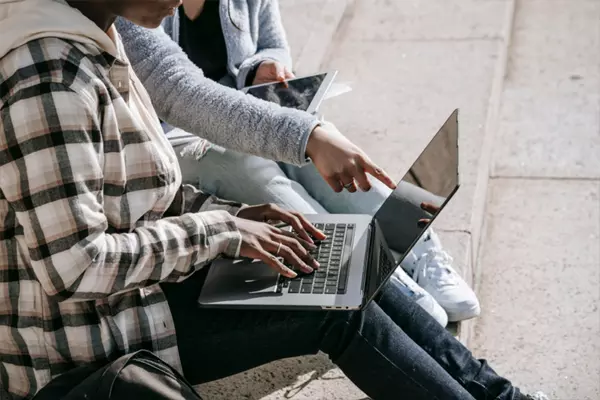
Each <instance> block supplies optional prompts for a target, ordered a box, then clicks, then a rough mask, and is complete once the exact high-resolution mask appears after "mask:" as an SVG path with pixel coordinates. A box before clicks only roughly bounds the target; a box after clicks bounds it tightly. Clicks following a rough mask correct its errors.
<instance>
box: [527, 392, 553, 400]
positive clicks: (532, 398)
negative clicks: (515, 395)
mask: <svg viewBox="0 0 600 400" xmlns="http://www.w3.org/2000/svg"><path fill="white" fill-rule="evenodd" d="M525 397H526V398H527V399H529V400H550V399H549V398H548V396H546V395H545V394H544V393H542V392H535V393H534V394H529V395H527V396H525Z"/></svg>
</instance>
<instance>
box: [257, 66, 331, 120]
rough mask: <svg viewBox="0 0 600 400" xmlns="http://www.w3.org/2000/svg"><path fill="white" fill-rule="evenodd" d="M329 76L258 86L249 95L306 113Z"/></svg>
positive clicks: (309, 77)
mask: <svg viewBox="0 0 600 400" xmlns="http://www.w3.org/2000/svg"><path fill="white" fill-rule="evenodd" d="M325 77H327V74H320V75H313V76H308V77H305V78H297V79H291V80H289V81H287V82H286V83H287V85H288V87H286V86H285V84H284V83H279V82H278V83H273V84H270V85H264V86H257V87H253V88H250V89H248V92H247V93H249V94H251V95H252V96H254V97H258V98H259V99H262V100H266V101H270V102H272V103H276V104H279V105H280V106H282V107H289V108H297V109H299V110H303V111H306V110H308V107H309V106H310V103H311V102H312V101H313V99H314V98H315V95H316V94H317V92H318V91H319V88H320V87H321V84H322V83H323V81H324V80H325Z"/></svg>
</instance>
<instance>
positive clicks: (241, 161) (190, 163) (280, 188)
mask: <svg viewBox="0 0 600 400" xmlns="http://www.w3.org/2000/svg"><path fill="white" fill-rule="evenodd" d="M176 152H177V151H176ZM177 153H178V157H179V164H180V166H181V170H182V174H183V178H184V182H186V183H191V184H194V185H196V186H198V187H199V188H200V189H202V190H204V191H206V192H208V193H212V194H214V195H216V196H218V197H221V198H225V199H228V200H234V201H239V202H242V203H246V204H263V203H275V204H277V205H279V206H281V207H283V208H286V209H290V210H295V211H299V212H302V213H305V214H315V213H326V212H327V211H326V210H325V209H324V208H323V207H321V205H320V204H319V203H318V202H317V201H316V200H315V199H314V198H312V197H311V196H310V194H309V193H308V192H307V191H306V190H305V189H304V187H303V186H302V185H300V184H299V183H298V182H295V181H293V180H291V179H289V178H288V177H287V175H286V174H285V172H284V171H283V170H282V169H281V168H280V166H279V165H278V164H277V163H276V162H274V161H271V160H267V159H265V158H262V157H257V156H253V155H249V154H242V153H238V152H235V151H231V150H226V149H223V148H221V147H217V146H214V147H212V148H210V149H209V150H208V151H207V152H206V154H205V155H204V156H202V157H201V158H200V159H199V160H196V159H194V158H193V157H182V156H181V155H179V152H177Z"/></svg>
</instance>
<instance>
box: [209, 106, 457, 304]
mask: <svg viewBox="0 0 600 400" xmlns="http://www.w3.org/2000/svg"><path fill="white" fill-rule="evenodd" d="M458 187H459V175H458V110H455V111H454V112H453V113H452V115H451V116H450V118H448V120H447V121H446V122H445V123H444V125H443V126H442V128H441V129H440V130H439V131H438V132H437V133H436V135H435V136H434V137H433V139H432V140H431V141H430V142H429V144H428V145H427V147H426V148H425V149H424V150H423V151H422V153H421V155H420V156H419V157H418V158H417V160H416V161H415V162H414V164H413V165H412V166H411V167H410V169H409V170H408V172H407V173H406V175H404V177H403V178H402V180H401V181H400V183H399V184H398V187H397V188H396V189H395V190H394V191H393V192H391V193H390V195H389V197H388V198H387V199H386V200H385V202H384V203H383V204H382V205H381V207H380V208H379V209H378V211H377V212H376V213H375V216H374V217H373V216H370V215H358V214H321V215H307V216H306V218H307V219H308V220H309V221H310V222H311V223H313V224H315V225H316V227H317V228H319V229H321V230H322V231H323V232H325V234H326V235H327V239H326V240H324V241H322V242H321V243H319V245H318V248H317V250H315V251H314V253H313V256H314V257H315V258H316V259H317V261H318V262H319V264H320V265H321V266H320V268H319V269H318V270H316V271H315V272H313V273H311V274H304V273H302V272H301V271H296V272H298V277H297V278H294V279H289V278H285V277H283V276H281V275H279V274H278V273H277V272H275V271H274V270H273V269H271V268H269V267H268V266H267V265H265V264H263V263H262V262H260V261H256V260H254V261H253V260H247V259H239V260H232V259H219V260H216V261H215V262H214V263H213V264H212V266H211V267H210V271H209V272H208V274H207V277H206V280H205V283H204V285H203V287H202V291H201V293H200V297H199V299H198V302H199V304H200V305H201V306H203V307H215V308H217V307H220V308H242V307H246V308H272V309H346V310H355V309H360V308H361V307H364V306H365V305H366V304H368V303H369V301H371V299H372V298H373V297H374V296H375V295H376V294H377V293H378V292H379V290H380V289H381V288H382V287H383V286H384V284H385V283H386V282H387V281H388V280H389V278H390V277H391V275H392V273H393V271H394V270H395V268H396V267H397V266H398V265H399V263H400V262H401V261H402V259H403V258H404V255H405V254H407V253H408V252H409V251H410V250H411V249H412V248H413V246H414V245H415V244H416V243H417V241H418V240H419V239H420V237H421V236H422V235H423V234H424V233H425V231H426V230H427V228H428V227H429V225H430V224H431V223H432V222H433V220H434V219H435V218H436V216H437V215H439V213H440V212H441V210H442V209H443V208H444V207H445V206H446V204H448V202H449V200H450V199H451V198H452V196H453V195H454V194H455V193H456V191H457V190H458ZM390 216H393V218H390ZM399 221H401V222H399ZM399 223H402V224H404V225H403V226H402V227H400V226H399Z"/></svg>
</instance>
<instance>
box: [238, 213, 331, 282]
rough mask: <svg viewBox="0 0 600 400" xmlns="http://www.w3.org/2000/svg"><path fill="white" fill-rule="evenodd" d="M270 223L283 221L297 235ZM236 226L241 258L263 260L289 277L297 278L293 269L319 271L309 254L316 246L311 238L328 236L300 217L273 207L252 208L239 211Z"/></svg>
mask: <svg viewBox="0 0 600 400" xmlns="http://www.w3.org/2000/svg"><path fill="white" fill-rule="evenodd" d="M269 220H279V221H283V222H285V223H287V224H289V225H290V226H291V227H292V228H293V230H294V232H290V231H285V230H283V229H280V228H277V227H275V226H272V225H269V224H267V223H266V221H269ZM234 223H235V225H236V227H237V229H238V231H239V232H240V234H241V236H242V244H241V247H240V254H239V255H240V256H241V257H247V258H251V259H258V260H261V261H262V262H264V263H265V264H267V265H269V266H270V267H271V268H273V269H275V270H276V271H277V272H279V273H280V274H281V275H283V276H285V277H288V278H294V277H296V276H297V275H298V273H297V272H295V271H293V270H292V269H291V268H290V267H292V268H294V269H295V270H297V271H301V272H303V273H311V272H313V270H314V269H318V268H319V263H318V262H317V260H315V258H314V257H313V256H312V255H311V254H310V251H312V250H314V248H315V247H316V246H315V244H314V243H313V240H312V239H311V237H310V236H311V235H312V236H314V237H316V238H318V239H325V237H326V236H325V235H324V234H323V232H321V231H320V230H318V229H317V228H316V227H315V226H314V225H312V224H311V223H310V222H308V221H307V220H306V218H304V217H303V216H302V215H301V214H299V213H295V212H290V211H284V210H282V209H281V208H279V207H277V206H276V205H273V204H266V205H260V206H249V207H245V208H243V209H242V210H240V212H239V213H238V215H237V217H234ZM282 259H283V261H285V264H284V262H282ZM286 264H287V265H286Z"/></svg>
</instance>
